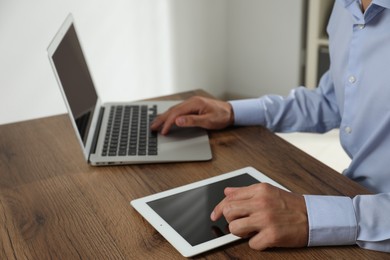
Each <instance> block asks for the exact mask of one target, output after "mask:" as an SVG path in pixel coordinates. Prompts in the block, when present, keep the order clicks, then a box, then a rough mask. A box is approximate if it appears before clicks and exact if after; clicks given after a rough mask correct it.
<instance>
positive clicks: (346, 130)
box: [344, 126, 352, 134]
mask: <svg viewBox="0 0 390 260" xmlns="http://www.w3.org/2000/svg"><path fill="white" fill-rule="evenodd" d="M344 131H345V133H347V134H350V133H352V128H351V127H349V126H347V127H346V128H344Z"/></svg>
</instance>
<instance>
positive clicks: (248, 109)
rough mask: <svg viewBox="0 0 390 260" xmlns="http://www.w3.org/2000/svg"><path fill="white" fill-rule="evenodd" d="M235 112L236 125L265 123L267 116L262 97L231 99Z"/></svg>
mask: <svg viewBox="0 0 390 260" xmlns="http://www.w3.org/2000/svg"><path fill="white" fill-rule="evenodd" d="M229 103H230V104H231V105H232V108H233V112H234V124H235V125H264V124H265V117H264V111H263V109H262V105H261V101H260V99H258V98H257V99H242V100H233V101H229Z"/></svg>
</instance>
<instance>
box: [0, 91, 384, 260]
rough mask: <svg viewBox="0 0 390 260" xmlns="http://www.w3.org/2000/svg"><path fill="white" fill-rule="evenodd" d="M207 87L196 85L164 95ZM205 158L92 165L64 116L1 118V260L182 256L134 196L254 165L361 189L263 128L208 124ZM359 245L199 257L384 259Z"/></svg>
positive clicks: (327, 189)
mask: <svg viewBox="0 0 390 260" xmlns="http://www.w3.org/2000/svg"><path fill="white" fill-rule="evenodd" d="M195 94H197V95H204V96H208V94H207V93H206V92H204V91H202V90H196V91H190V92H186V93H180V94H177V95H173V96H167V97H163V98H160V99H172V100H173V99H184V98H187V97H189V96H192V95H195ZM209 136H210V142H211V147H212V152H213V159H212V160H211V161H207V162H186V163H166V164H149V165H128V166H110V167H108V166H107V167H93V166H90V165H88V164H87V163H86V162H85V161H84V157H83V155H82V152H81V149H80V147H79V144H78V142H77V140H76V137H75V134H74V131H73V129H72V127H71V124H70V121H69V118H68V116H67V115H59V116H53V117H48V118H42V119H36V120H30V121H25V122H18V123H13V124H7V125H1V126H0V259H181V258H183V257H182V256H181V255H180V254H179V253H178V252H177V251H176V250H175V249H174V248H173V247H172V246H171V245H170V244H169V243H168V242H167V241H166V240H165V239H164V238H163V237H162V236H161V235H160V234H159V233H158V232H156V230H155V229H154V228H152V227H151V226H150V225H149V223H148V222H146V221H145V220H144V219H143V218H142V217H141V216H140V215H139V214H138V213H137V212H136V211H135V210H134V209H133V208H132V207H131V206H130V204H129V202H130V201H131V200H132V199H135V198H139V197H142V196H146V195H149V194H152V193H156V192H160V191H164V190H167V189H171V188H174V187H177V186H180V185H184V184H188V183H191V182H194V181H199V180H202V179H205V178H208V177H212V176H216V175H219V174H222V173H225V172H230V171H233V170H236V169H239V168H242V167H246V166H253V167H255V168H256V169H258V170H259V171H261V172H263V173H265V174H266V175H268V176H269V177H271V178H273V179H274V180H275V181H277V182H279V183H281V184H282V185H284V186H285V187H287V188H288V189H290V190H291V191H293V192H297V193H302V194H328V195H347V196H354V195H356V194H364V193H368V191H367V190H366V189H364V188H363V187H361V186H359V185H358V184H356V183H354V182H352V181H351V180H349V179H347V178H345V177H344V176H342V175H340V174H339V173H337V172H335V171H333V170H332V169H330V168H329V167H327V166H325V165H324V164H322V163H321V162H319V161H317V160H315V159H313V158H312V157H310V156H309V155H307V154H305V153H304V152H302V151H301V150H299V149H297V148H295V147H294V146H292V145H291V144H289V143H287V142H286V141H284V140H283V139H281V138H279V137H278V136H276V135H275V134H273V133H271V132H269V131H268V130H267V129H265V128H263V127H235V128H233V127H232V128H229V129H226V130H223V131H210V132H209ZM388 257H389V254H385V253H380V252H373V251H369V250H364V249H360V248H358V247H357V246H343V247H318V248H301V249H281V248H275V249H268V250H266V251H263V252H259V251H255V250H252V249H250V248H249V246H248V244H247V241H246V240H241V241H238V242H235V243H232V244H229V245H226V246H224V247H221V248H218V249H215V250H213V251H210V252H207V253H204V254H201V255H199V256H196V257H195V258H197V259H203V258H204V259H206V258H207V259H274V258H275V259H384V258H388Z"/></svg>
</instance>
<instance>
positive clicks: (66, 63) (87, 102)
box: [52, 24, 97, 145]
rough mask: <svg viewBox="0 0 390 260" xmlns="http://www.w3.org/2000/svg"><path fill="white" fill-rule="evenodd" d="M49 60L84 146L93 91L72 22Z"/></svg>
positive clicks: (91, 115) (89, 123)
mask: <svg viewBox="0 0 390 260" xmlns="http://www.w3.org/2000/svg"><path fill="white" fill-rule="evenodd" d="M52 60H53V62H54V65H55V67H56V71H57V74H58V76H59V79H60V81H61V85H62V87H63V89H64V92H65V95H66V99H67V100H68V103H69V107H70V110H71V113H72V115H73V118H74V119H75V121H76V125H77V128H78V131H79V133H80V137H81V139H82V141H83V143H84V145H85V144H86V141H87V135H88V132H89V128H90V126H91V121H92V118H93V112H94V110H95V105H96V102H97V94H96V91H95V88H94V85H93V82H92V78H91V75H90V74H89V70H88V66H87V63H86V61H85V59H84V55H83V51H82V49H81V46H80V42H79V40H78V38H77V34H76V30H75V28H74V25H73V24H72V25H71V26H70V27H69V30H68V31H67V32H66V34H65V35H64V37H63V39H62V40H61V42H60V44H59V45H58V48H57V49H56V50H55V52H54V54H53V56H52Z"/></svg>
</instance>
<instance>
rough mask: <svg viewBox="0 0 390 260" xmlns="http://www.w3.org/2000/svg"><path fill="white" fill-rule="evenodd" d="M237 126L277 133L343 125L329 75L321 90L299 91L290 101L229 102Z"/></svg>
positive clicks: (268, 98) (269, 97)
mask: <svg viewBox="0 0 390 260" xmlns="http://www.w3.org/2000/svg"><path fill="white" fill-rule="evenodd" d="M230 104H231V105H232V107H233V111H234V122H235V124H236V125H263V126H266V127H267V128H269V129H271V130H272V131H277V132H293V131H301V132H326V131H328V130H330V129H333V128H335V127H338V126H339V125H340V121H341V117H340V113H339V111H338V107H337V103H336V97H335V92H334V88H333V83H332V80H331V76H330V72H327V73H325V74H324V76H323V77H322V78H321V81H320V84H319V87H318V88H316V89H314V90H313V89H308V88H305V87H298V88H295V89H293V90H292V91H291V92H290V94H289V95H288V96H287V97H282V96H278V95H267V96H263V97H261V98H257V99H244V100H235V101H230Z"/></svg>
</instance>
